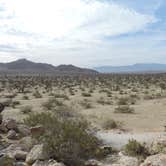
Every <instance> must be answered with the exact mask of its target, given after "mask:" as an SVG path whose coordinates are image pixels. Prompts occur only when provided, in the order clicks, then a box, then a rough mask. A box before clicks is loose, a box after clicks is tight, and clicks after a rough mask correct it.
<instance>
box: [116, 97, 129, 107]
mask: <svg viewBox="0 0 166 166" xmlns="http://www.w3.org/2000/svg"><path fill="white" fill-rule="evenodd" d="M128 102H129V99H128V98H127V97H122V98H119V100H118V102H117V104H118V105H128Z"/></svg>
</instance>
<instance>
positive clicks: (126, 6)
mask: <svg viewBox="0 0 166 166" xmlns="http://www.w3.org/2000/svg"><path fill="white" fill-rule="evenodd" d="M19 58H27V59H29V60H33V61H36V62H47V63H52V64H54V65H58V64H74V65H78V66H87V67H94V66H101V65H128V64H134V63H151V62H156V63H166V1H165V0H0V61H1V62H8V61H12V60H16V59H19Z"/></svg>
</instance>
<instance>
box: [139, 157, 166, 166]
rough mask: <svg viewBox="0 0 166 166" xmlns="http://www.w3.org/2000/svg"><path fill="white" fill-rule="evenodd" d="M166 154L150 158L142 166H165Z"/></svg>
mask: <svg viewBox="0 0 166 166" xmlns="http://www.w3.org/2000/svg"><path fill="white" fill-rule="evenodd" d="M165 165H166V154H157V155H153V156H150V157H148V158H147V159H146V160H145V161H144V163H142V164H141V165H140V166H165Z"/></svg>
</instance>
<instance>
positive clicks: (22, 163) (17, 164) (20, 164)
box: [15, 162, 27, 166]
mask: <svg viewBox="0 0 166 166" xmlns="http://www.w3.org/2000/svg"><path fill="white" fill-rule="evenodd" d="M15 166H27V164H26V163H24V162H17V163H16V164H15Z"/></svg>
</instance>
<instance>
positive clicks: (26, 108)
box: [21, 106, 32, 114]
mask: <svg viewBox="0 0 166 166" xmlns="http://www.w3.org/2000/svg"><path fill="white" fill-rule="evenodd" d="M21 112H22V113H23V114H28V113H31V112H32V107H31V106H24V107H22V108H21Z"/></svg>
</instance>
